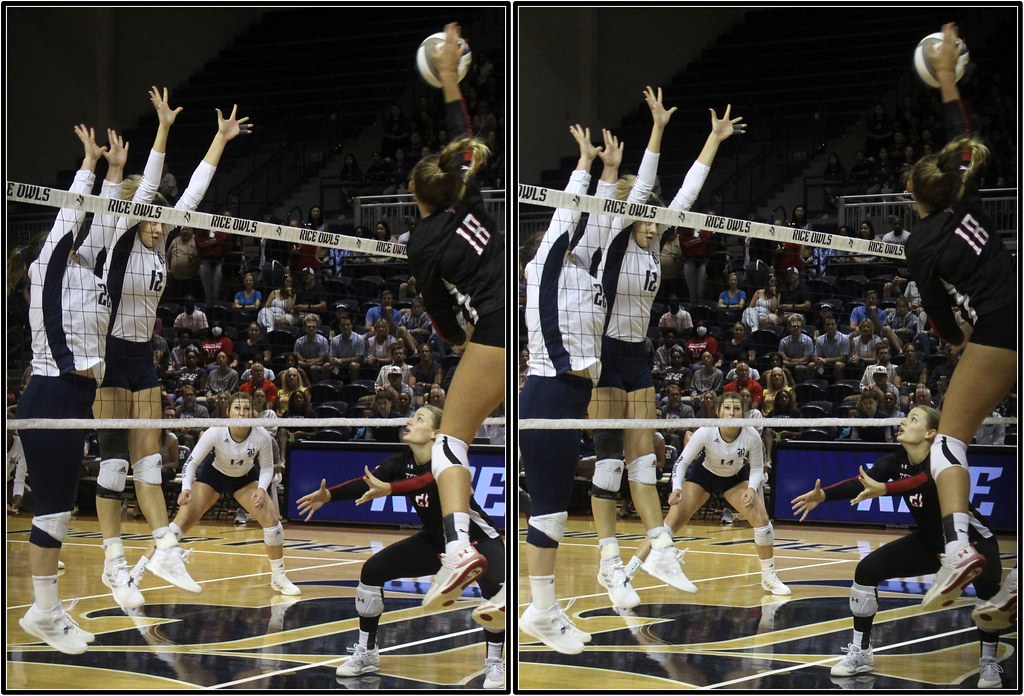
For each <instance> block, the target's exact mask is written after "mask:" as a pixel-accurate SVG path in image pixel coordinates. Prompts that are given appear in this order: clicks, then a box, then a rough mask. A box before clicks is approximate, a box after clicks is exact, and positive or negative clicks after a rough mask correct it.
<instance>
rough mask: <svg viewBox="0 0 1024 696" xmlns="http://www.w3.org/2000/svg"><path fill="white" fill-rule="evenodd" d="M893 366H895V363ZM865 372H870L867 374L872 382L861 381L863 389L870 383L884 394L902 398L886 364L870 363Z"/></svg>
mask: <svg viewBox="0 0 1024 696" xmlns="http://www.w3.org/2000/svg"><path fill="white" fill-rule="evenodd" d="M879 352H881V350H879ZM891 367H895V365H892V366H891ZM865 372H867V373H868V374H867V375H866V376H867V377H868V379H869V380H870V382H861V389H863V388H864V387H866V386H868V385H869V384H870V385H873V386H874V388H875V389H876V390H878V393H879V394H882V395H883V396H884V395H885V394H892V395H893V396H894V397H895V398H896V399H899V398H900V390H899V388H898V387H897V386H896V385H895V384H893V383H892V380H891V379H890V378H889V371H888V369H887V368H886V367H885V366H884V365H869V366H868V368H867V369H866V370H865Z"/></svg>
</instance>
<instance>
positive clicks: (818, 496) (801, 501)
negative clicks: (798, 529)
mask: <svg viewBox="0 0 1024 696" xmlns="http://www.w3.org/2000/svg"><path fill="white" fill-rule="evenodd" d="M824 500H825V491H823V490H821V479H818V480H817V481H815V482H814V488H813V489H812V490H809V491H807V492H806V493H804V494H803V495H798V496H797V497H795V498H793V500H791V501H789V502H790V504H792V506H793V514H795V515H800V521H801V522H803V521H804V519H805V518H806V517H807V513H809V512H810V511H811V510H813V509H814V508H816V507H818V504H819V503H821V502H823V501H824ZM801 513H803V514H801Z"/></svg>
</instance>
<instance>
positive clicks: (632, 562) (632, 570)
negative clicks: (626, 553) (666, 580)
mask: <svg viewBox="0 0 1024 696" xmlns="http://www.w3.org/2000/svg"><path fill="white" fill-rule="evenodd" d="M643 564H644V562H643V561H641V560H640V558H639V557H638V556H633V557H632V558H631V559H629V563H627V564H626V575H628V576H629V577H633V576H634V575H636V571H637V570H638V569H639V568H640V566H642V565H643Z"/></svg>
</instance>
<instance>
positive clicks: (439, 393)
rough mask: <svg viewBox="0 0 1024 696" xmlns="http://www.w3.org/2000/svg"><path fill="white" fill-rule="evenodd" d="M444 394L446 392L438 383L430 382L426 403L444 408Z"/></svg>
mask: <svg viewBox="0 0 1024 696" xmlns="http://www.w3.org/2000/svg"><path fill="white" fill-rule="evenodd" d="M446 396H447V394H446V393H445V390H444V389H443V388H442V387H441V385H440V384H432V385H430V391H429V392H428V393H427V405H428V406H436V407H437V408H444V400H445V397H446Z"/></svg>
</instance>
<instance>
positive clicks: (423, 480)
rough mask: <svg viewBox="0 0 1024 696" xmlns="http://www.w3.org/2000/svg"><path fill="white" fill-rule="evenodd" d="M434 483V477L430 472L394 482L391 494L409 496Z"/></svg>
mask: <svg viewBox="0 0 1024 696" xmlns="http://www.w3.org/2000/svg"><path fill="white" fill-rule="evenodd" d="M433 481H434V475H433V474H431V473H430V472H427V473H425V474H421V475H419V476H415V477H413V478H408V479H402V480H400V481H393V482H392V483H391V494H392V495H408V494H410V493H416V492H417V491H420V490H422V489H424V488H426V487H427V486H429V485H430V484H431V483H432V482H433Z"/></svg>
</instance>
